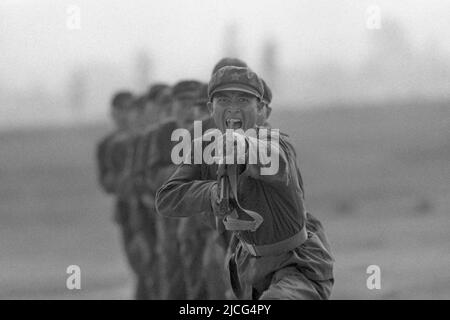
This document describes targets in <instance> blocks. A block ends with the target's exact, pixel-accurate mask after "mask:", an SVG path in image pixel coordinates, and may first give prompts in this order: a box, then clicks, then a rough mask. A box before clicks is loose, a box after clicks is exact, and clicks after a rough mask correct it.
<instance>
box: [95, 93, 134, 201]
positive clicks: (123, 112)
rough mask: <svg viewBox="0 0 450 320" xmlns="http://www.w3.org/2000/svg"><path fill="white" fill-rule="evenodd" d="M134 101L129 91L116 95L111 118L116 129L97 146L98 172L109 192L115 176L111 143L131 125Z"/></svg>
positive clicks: (112, 104) (113, 100)
mask: <svg viewBox="0 0 450 320" xmlns="http://www.w3.org/2000/svg"><path fill="white" fill-rule="evenodd" d="M132 102H133V95H132V94H131V93H130V92H128V91H123V92H119V93H117V94H115V95H114V97H113V99H112V101H111V112H110V115H111V118H112V120H113V122H114V129H113V131H112V132H111V133H109V134H108V135H107V136H106V137H104V138H103V139H102V140H101V141H100V143H99V144H98V146H97V169H98V170H97V173H98V181H99V184H100V186H101V187H102V189H103V191H105V192H106V193H108V194H113V193H114V187H115V184H114V182H115V177H116V174H117V172H114V166H113V160H112V158H111V156H112V154H111V144H112V141H113V140H114V137H116V136H117V135H120V134H122V133H124V132H127V130H128V129H129V127H130V123H129V118H128V109H129V108H130V106H131V104H132Z"/></svg>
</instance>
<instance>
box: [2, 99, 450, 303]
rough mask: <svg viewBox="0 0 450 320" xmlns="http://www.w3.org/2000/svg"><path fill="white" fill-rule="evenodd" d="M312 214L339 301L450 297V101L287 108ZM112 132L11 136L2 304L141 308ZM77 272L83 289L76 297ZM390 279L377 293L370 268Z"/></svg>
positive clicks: (279, 116)
mask: <svg viewBox="0 0 450 320" xmlns="http://www.w3.org/2000/svg"><path fill="white" fill-rule="evenodd" d="M271 122H272V125H273V126H274V127H279V128H282V131H285V132H286V133H288V134H289V135H290V136H291V138H292V140H293V141H294V144H295V146H296V148H297V152H298V158H299V164H300V168H301V171H302V174H303V178H304V183H305V188H306V204H307V208H308V209H309V210H310V211H311V212H312V213H313V214H314V215H316V216H317V217H318V218H319V219H320V220H321V221H322V222H323V224H324V226H325V228H326V231H327V233H328V236H329V239H330V242H331V245H332V249H333V253H334V255H335V258H336V264H335V287H334V290H333V294H332V298H333V299H419V298H423V299H450V245H449V244H450V179H449V177H450V165H449V164H450V161H449V160H450V129H449V128H450V102H448V101H447V102H433V101H422V102H419V101H414V102H411V103H401V104H400V103H394V104H391V105H389V106H377V107H376V108H375V107H374V108H370V107H366V108H362V107H353V108H343V107H336V108H328V109H320V110H310V111H293V110H291V111H287V110H286V111H278V110H277V107H276V106H274V111H273V117H272V119H271ZM107 132H108V126H107V125H105V124H99V125H90V126H83V127H72V128H51V129H34V130H28V131H17V130H16V131H10V132H1V133H0V181H1V183H0V243H1V245H0V253H1V254H0V270H1V272H0V299H10V298H16V299H54V298H58V299H129V298H131V296H132V286H133V278H132V276H131V274H130V273H129V271H128V268H127V265H126V262H125V259H124V256H123V253H122V251H121V244H120V240H119V233H118V230H117V228H116V226H115V225H114V224H113V222H112V220H111V217H112V212H111V211H112V199H110V198H108V197H107V196H105V195H104V194H102V193H101V191H100V190H99V188H98V187H97V181H96V174H95V162H94V151H95V145H96V142H97V141H98V140H99V139H100V137H101V136H102V135H104V134H106V133H107ZM69 265H78V266H80V268H81V279H82V280H81V290H74V291H70V290H68V289H67V288H66V279H67V277H68V274H67V273H66V268H67V267H68V266H69ZM370 265H377V266H379V267H380V270H381V289H379V290H376V289H375V290H369V289H368V288H367V286H366V280H367V278H368V277H369V274H367V273H366V271H367V267H369V266H370Z"/></svg>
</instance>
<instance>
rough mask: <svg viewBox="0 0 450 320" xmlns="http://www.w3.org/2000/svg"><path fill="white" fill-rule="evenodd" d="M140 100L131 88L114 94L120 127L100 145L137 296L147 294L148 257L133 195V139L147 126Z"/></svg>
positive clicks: (104, 179) (102, 171)
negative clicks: (145, 283)
mask: <svg viewBox="0 0 450 320" xmlns="http://www.w3.org/2000/svg"><path fill="white" fill-rule="evenodd" d="M140 103H141V101H136V100H135V99H134V98H133V96H132V94H131V93H130V92H119V93H117V94H116V95H115V96H114V97H113V100H112V103H111V106H112V109H111V114H112V118H113V120H114V122H115V124H116V130H115V131H114V132H113V133H112V134H110V135H108V136H107V137H106V138H105V139H103V140H102V141H101V142H100V144H99V146H98V148H97V159H98V168H99V169H98V172H99V181H100V185H101V186H102V188H103V189H104V190H105V191H106V192H107V193H108V194H112V195H114V196H115V197H116V205H115V214H114V221H115V222H116V223H117V224H118V226H119V227H120V230H121V233H122V241H123V247H124V250H125V253H126V256H127V259H128V262H129V264H130V266H131V268H132V270H133V272H134V274H135V275H136V278H137V280H136V281H137V286H136V293H135V297H136V298H137V299H143V298H145V296H146V294H145V286H143V283H144V282H145V281H144V280H143V279H142V274H143V272H142V269H143V267H142V266H143V265H144V264H145V261H147V260H148V253H147V251H148V250H147V249H146V248H145V242H144V241H142V240H141V239H140V238H139V237H135V235H136V231H137V230H139V228H140V227H141V225H142V224H141V222H140V221H139V214H138V211H139V210H138V205H139V203H138V202H137V201H135V200H136V199H135V198H134V197H133V196H132V188H131V185H130V176H131V175H132V170H133V159H134V153H135V147H134V144H133V140H134V137H135V136H136V134H137V133H138V131H139V130H140V129H141V128H142V126H143V124H142V123H141V120H140V119H141V114H142V110H143V109H142V105H141V104H140Z"/></svg>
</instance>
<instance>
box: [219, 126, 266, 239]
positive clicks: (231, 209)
mask: <svg viewBox="0 0 450 320" xmlns="http://www.w3.org/2000/svg"><path fill="white" fill-rule="evenodd" d="M233 127H234V123H233V120H230V121H229V128H233ZM233 144H234V141H233ZM225 147H227V146H225ZM233 148H234V146H233ZM225 154H227V153H226V152H225ZM225 158H226V157H224V159H225ZM217 179H218V188H219V189H218V193H219V194H218V205H219V210H220V212H221V213H222V214H223V215H224V216H225V217H224V219H223V224H224V225H225V229H226V230H229V231H256V229H258V227H259V226H260V224H261V223H262V222H263V218H262V216H261V215H259V214H258V213H256V212H254V211H252V210H247V209H244V208H242V207H241V205H240V204H239V201H238V190H237V187H238V164H237V163H233V164H227V163H226V161H224V162H223V163H221V164H219V168H218V172H217ZM239 213H244V214H247V215H248V216H250V218H252V220H241V219H239ZM217 227H218V226H217Z"/></svg>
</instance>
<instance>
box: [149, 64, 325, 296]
mask: <svg viewBox="0 0 450 320" xmlns="http://www.w3.org/2000/svg"><path fill="white" fill-rule="evenodd" d="M243 69H246V68H233V67H225V68H222V69H221V70H219V71H218V72H217V73H216V74H215V76H213V78H212V80H211V82H210V91H209V92H210V95H209V96H210V98H211V96H212V94H213V93H214V89H217V88H233V89H232V90H236V88H237V87H239V86H240V87H242V88H244V89H245V92H249V93H252V94H254V92H256V93H257V94H258V96H259V97H261V98H262V94H263V86H262V83H261V82H260V80H259V78H258V77H257V76H255V74H254V73H252V72H251V71H250V70H249V69H246V70H243ZM242 75H243V76H242ZM240 87H239V88H240ZM255 95H256V94H255ZM272 133H273V135H274V136H275V135H276V132H273V131H272ZM260 139H263V138H254V139H253V140H252V139H246V141H247V143H258V142H260V141H259V140H260ZM263 140H264V139H263ZM278 141H279V143H278V144H275V143H272V142H270V141H269V142H268V141H267V140H264V142H265V143H270V145H271V153H272V154H274V155H275V156H277V157H278V159H279V170H278V171H277V172H275V173H274V174H272V175H263V174H261V169H262V168H263V167H264V166H263V165H262V164H261V163H259V162H258V163H256V164H246V165H239V166H237V167H235V168H236V172H237V174H236V178H235V183H234V184H233V183H232V184H231V185H234V186H235V188H234V190H235V204H237V207H236V208H237V209H236V210H237V212H238V217H237V218H236V217H233V219H234V220H231V219H229V217H226V219H224V220H223V224H224V225H225V227H227V228H228V229H232V230H235V231H234V233H233V234H234V241H233V244H232V245H231V249H232V252H231V255H230V257H229V259H228V268H229V273H230V282H231V285H232V287H233V291H234V293H235V295H236V297H237V298H241V299H327V298H328V297H329V296H330V293H331V288H332V285H333V282H334V280H333V257H332V255H331V252H330V247H329V244H328V241H327V239H326V236H325V233H324V230H323V227H322V225H321V224H320V222H319V221H318V220H317V219H315V218H314V217H312V215H310V214H308V213H307V212H306V209H305V205H304V195H303V183H302V180H301V175H300V171H299V169H298V166H297V163H296V153H295V150H294V148H293V147H292V145H291V143H290V141H289V138H288V137H287V136H286V135H284V134H280V135H279V136H278ZM205 146H206V143H203V148H204V147H205ZM192 163H193V162H192ZM218 169H219V167H218V165H216V164H213V165H206V164H204V163H202V164H187V163H185V164H181V165H180V166H179V167H178V168H177V170H176V172H175V173H174V174H173V175H172V176H171V177H170V179H169V180H168V181H167V182H166V183H165V184H164V185H163V186H162V187H161V188H160V189H159V190H158V193H157V196H156V206H157V210H158V212H159V213H160V214H161V215H164V216H168V217H186V216H193V215H199V216H204V217H207V218H208V217H209V218H210V221H214V220H215V219H213V218H214V217H215V216H214V212H213V206H212V202H211V201H212V195H213V194H214V193H215V192H216V191H215V190H216V189H217V172H218ZM238 209H239V210H238ZM255 213H256V215H255ZM256 216H257V217H258V219H256ZM231 222H234V223H233V224H232V223H231ZM238 222H239V225H245V226H251V227H249V228H243V229H239V228H237V227H238ZM220 223H222V221H220ZM232 226H234V227H235V229H233V228H232Z"/></svg>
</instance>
